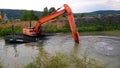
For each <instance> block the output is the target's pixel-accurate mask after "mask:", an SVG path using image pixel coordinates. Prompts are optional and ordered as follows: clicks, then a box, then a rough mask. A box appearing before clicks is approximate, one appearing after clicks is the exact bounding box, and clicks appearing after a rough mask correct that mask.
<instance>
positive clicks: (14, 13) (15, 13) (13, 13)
mask: <svg viewBox="0 0 120 68" xmlns="http://www.w3.org/2000/svg"><path fill="white" fill-rule="evenodd" d="M0 11H1V12H2V14H7V16H8V18H9V19H20V16H21V14H22V12H23V10H13V9H0ZM34 13H35V15H37V16H40V15H41V11H34ZM74 14H75V15H76V16H77V15H79V14H81V13H74ZM84 14H85V16H96V15H98V14H101V15H102V14H120V10H99V11H94V12H89V13H84Z"/></svg>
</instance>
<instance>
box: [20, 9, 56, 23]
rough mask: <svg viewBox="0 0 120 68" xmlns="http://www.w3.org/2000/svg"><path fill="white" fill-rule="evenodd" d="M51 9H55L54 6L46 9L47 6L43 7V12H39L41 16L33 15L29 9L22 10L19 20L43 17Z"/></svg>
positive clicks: (51, 10) (50, 11)
mask: <svg viewBox="0 0 120 68" xmlns="http://www.w3.org/2000/svg"><path fill="white" fill-rule="evenodd" d="M53 11H55V8H54V7H51V8H50V9H48V8H47V7H45V8H44V9H43V12H42V14H41V16H37V15H35V13H34V11H33V10H31V11H29V10H24V11H23V12H22V14H21V17H20V20H21V21H29V20H38V19H39V18H41V17H44V16H46V15H49V14H50V13H52V12H53Z"/></svg>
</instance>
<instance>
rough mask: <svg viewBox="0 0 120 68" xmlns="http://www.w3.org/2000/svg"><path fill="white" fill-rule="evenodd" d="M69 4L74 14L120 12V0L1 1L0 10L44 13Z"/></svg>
mask: <svg viewBox="0 0 120 68" xmlns="http://www.w3.org/2000/svg"><path fill="white" fill-rule="evenodd" d="M63 4H68V5H69V6H70V7H71V8H72V10H73V12H74V13H78V12H91V11H96V10H120V7H119V6H120V0H34V1H33V0H0V8H9V9H29V10H39V11H42V10H43V8H44V7H46V6H47V7H48V8H50V7H55V8H59V7H61V6H62V5H63Z"/></svg>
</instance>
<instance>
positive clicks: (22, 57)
mask: <svg viewBox="0 0 120 68" xmlns="http://www.w3.org/2000/svg"><path fill="white" fill-rule="evenodd" d="M33 45H34V46H33ZM35 45H37V44H36V43H35V44H34V43H29V44H6V43H5V41H4V39H0V60H2V64H3V66H4V68H23V66H24V65H26V64H28V63H30V62H32V61H33V58H35V57H36V56H37V54H38V52H39V51H38V50H37V49H38V46H35Z"/></svg>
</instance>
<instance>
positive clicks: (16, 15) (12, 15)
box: [0, 9, 41, 19]
mask: <svg viewBox="0 0 120 68" xmlns="http://www.w3.org/2000/svg"><path fill="white" fill-rule="evenodd" d="M0 11H1V12H2V14H3V15H4V14H6V15H7V17H8V18H9V19H20V16H21V14H22V12H23V11H24V10H13V9H0ZM34 13H35V15H37V16H39V15H40V14H41V12H40V11H34Z"/></svg>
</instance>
